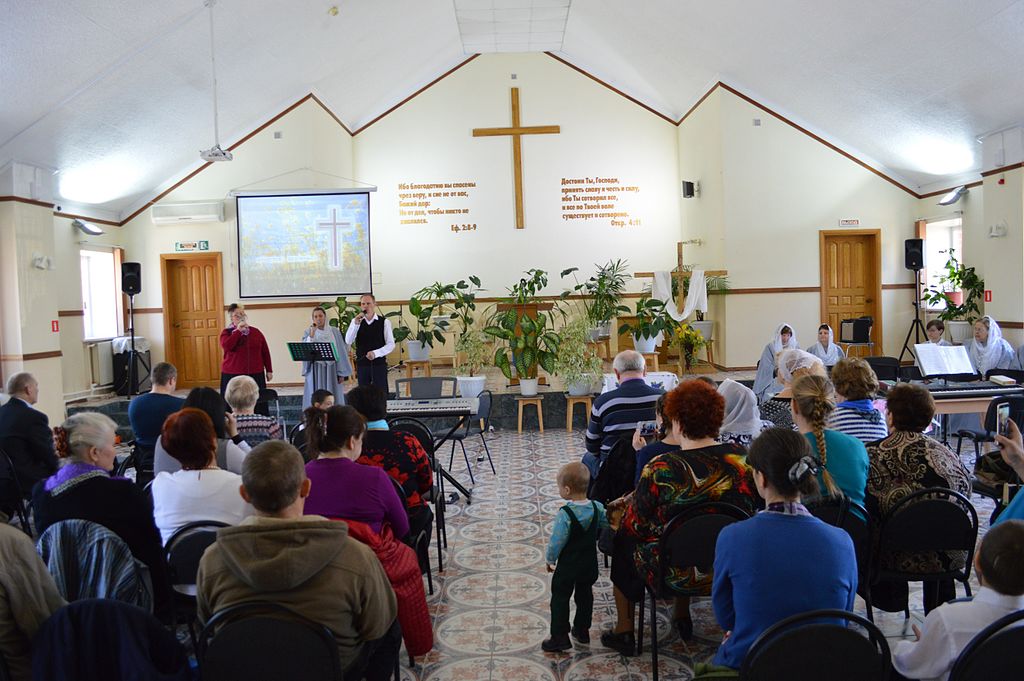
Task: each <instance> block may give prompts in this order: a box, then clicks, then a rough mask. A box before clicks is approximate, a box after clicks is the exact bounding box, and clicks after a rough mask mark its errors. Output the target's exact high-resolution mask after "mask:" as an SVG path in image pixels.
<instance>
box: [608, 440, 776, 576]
mask: <svg viewBox="0 0 1024 681" xmlns="http://www.w3.org/2000/svg"><path fill="white" fill-rule="evenodd" d="M708 501H722V502H725V503H728V504H733V505H734V506H737V507H739V508H740V509H742V510H744V511H746V512H747V513H753V512H754V509H755V507H756V506H757V503H758V496H757V490H756V488H755V486H754V478H753V473H752V471H751V469H750V467H749V466H747V450H746V449H744V448H743V447H741V446H739V445H735V444H731V443H727V444H718V445H712V446H710V447H702V448H701V449H689V450H686V451H682V450H678V449H677V450H675V451H672V452H668V453H666V454H662V455H661V456H657V457H655V458H653V459H651V461H650V463H648V464H647V466H646V467H645V468H644V472H643V474H642V475H641V476H640V482H639V483H638V484H637V486H636V493H635V494H634V496H633V502H632V503H631V504H629V506H627V507H626V513H625V516H624V517H623V521H622V522H623V528H624V530H625V532H626V533H627V534H629V535H631V536H633V537H635V538H636V539H637V546H636V551H635V552H634V558H635V560H636V568H637V572H639V573H640V576H641V577H643V579H644V581H646V582H647V583H648V584H650V585H653V584H654V581H655V579H656V578H657V570H658V540H659V539H660V538H661V532H662V530H663V529H664V528H665V525H667V524H668V522H669V521H670V520H671V519H672V518H674V517H675V516H677V515H679V514H680V513H682V512H683V511H685V510H686V509H687V507H689V506H694V505H696V504H701V503H704V502H708ZM711 578H712V575H711V573H707V574H704V573H701V572H699V571H697V570H696V569H690V570H686V571H680V570H673V571H671V573H670V574H669V575H668V576H667V577H666V581H667V582H668V584H670V585H671V586H672V587H673V588H674V589H675V590H676V591H678V592H679V594H680V595H690V596H707V595H709V594H710V593H711Z"/></svg>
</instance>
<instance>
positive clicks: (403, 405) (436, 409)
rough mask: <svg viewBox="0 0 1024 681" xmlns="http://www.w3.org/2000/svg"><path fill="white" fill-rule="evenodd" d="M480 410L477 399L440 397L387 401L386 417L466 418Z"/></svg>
mask: <svg viewBox="0 0 1024 681" xmlns="http://www.w3.org/2000/svg"><path fill="white" fill-rule="evenodd" d="M479 408H480V399H479V398H477V397H472V398H465V397H441V398H436V399H430V400H388V416H423V417H433V416H467V415H469V414H475V413H476V412H477V410H478V409H479Z"/></svg>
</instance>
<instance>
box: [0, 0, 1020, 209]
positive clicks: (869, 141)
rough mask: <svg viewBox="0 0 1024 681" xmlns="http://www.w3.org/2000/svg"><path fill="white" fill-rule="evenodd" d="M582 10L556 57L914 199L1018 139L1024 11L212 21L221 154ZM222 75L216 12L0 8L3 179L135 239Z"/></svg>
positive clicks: (552, 30)
mask: <svg viewBox="0 0 1024 681" xmlns="http://www.w3.org/2000/svg"><path fill="white" fill-rule="evenodd" d="M335 6H336V7H337V9H338V11H337V12H336V13H335V12H332V11H331V8H332V7H335ZM566 6H568V7H567V10H566V11H565V12H564V16H565V19H563V20H562V25H563V27H564V31H563V33H562V35H561V38H562V40H561V48H560V49H557V50H553V51H554V52H555V53H556V54H557V55H558V56H560V57H561V58H563V59H565V60H567V61H569V62H570V63H572V64H574V65H576V66H578V67H580V68H582V69H584V70H586V71H587V72H589V73H591V74H593V75H594V76H596V77H598V78H600V79H602V80H604V81H606V82H607V83H609V84H610V85H612V86H614V87H616V88H618V89H620V90H622V91H623V92H625V93H627V94H629V95H631V96H633V97H635V98H636V99H638V100H640V101H642V102H644V103H645V104H647V105H649V106H651V107H653V108H654V109H656V110H658V111H660V112H662V113H664V114H665V115H667V116H669V117H670V118H673V119H675V120H678V119H679V118H680V117H681V116H682V115H683V114H685V112H686V111H687V110H689V109H690V107H691V106H692V105H693V104H694V103H695V102H696V101H697V100H698V99H699V98H700V96H701V95H702V94H703V93H704V92H705V91H707V89H708V88H709V87H710V86H711V85H713V84H714V83H715V82H717V81H719V80H721V81H723V82H725V83H727V84H729V85H731V86H733V87H734V88H737V89H739V90H740V91H742V92H744V93H746V94H747V95H749V96H751V97H753V98H754V99H756V100H757V101H759V102H761V103H763V104H765V105H767V106H770V107H771V108H773V109H774V110H776V111H778V112H779V113H781V114H783V115H785V116H787V117H788V118H790V119H791V120H793V121H795V122H797V123H799V124H800V125H802V126H804V127H806V128H808V129H809V130H811V131H813V132H815V133H817V134H819V135H820V136H822V137H823V138H825V139H827V140H829V141H830V142H832V143H834V144H836V145H837V146H839V147H841V148H843V149H844V150H846V151H848V152H850V153H852V154H854V155H856V156H858V157H859V158H861V159H863V160H864V161H866V162H868V163H869V164H871V165H873V166H874V167H876V168H877V169H879V170H881V171H882V172H884V173H886V174H888V175H889V176H891V177H893V178H895V179H897V180H898V181H900V182H902V183H904V184H906V185H907V186H909V187H911V188H912V189H914V190H928V189H935V188H939V187H942V186H948V185H949V184H952V183H954V182H957V181H960V180H961V179H964V178H971V179H973V178H976V176H977V171H978V170H979V168H980V162H981V147H980V144H979V143H978V141H977V138H978V137H979V136H981V135H984V134H986V133H989V132H992V131H995V130H998V129H1001V128H1004V127H1007V126H1012V125H1019V124H1021V123H1022V122H1024V0H970V1H965V0H859V1H858V2H821V1H820V0H770V1H768V2H760V3H753V2H749V0H631V1H629V2H626V1H625V0H618V1H612V0H571V3H570V2H568V0H217V2H216V5H215V7H214V24H215V35H216V59H217V73H218V91H219V95H220V96H219V101H220V136H221V143H222V145H223V146H225V147H227V145H228V144H230V143H231V142H233V141H234V140H236V139H238V138H239V137H240V136H241V135H243V134H245V133H246V132H248V131H249V130H251V129H252V128H254V127H256V126H257V125H259V124H260V123H262V122H263V121H265V120H267V119H268V118H269V117H271V116H272V115H274V114H275V113H277V112H279V111H280V110H282V109H283V108H284V107H286V106H287V105H289V104H291V103H292V102H294V101H296V100H297V99H299V98H300V97H302V96H303V95H305V94H307V93H309V92H313V93H315V94H316V95H317V96H318V97H319V99H321V100H322V101H323V102H324V103H325V104H326V105H327V106H328V107H329V108H330V109H331V110H332V111H333V112H334V113H335V114H336V115H337V116H338V117H339V118H341V120H342V121H343V122H344V123H345V124H346V125H347V126H348V127H349V128H350V129H353V130H355V129H357V128H358V127H359V126H361V125H363V124H365V123H366V122H368V121H370V120H372V119H373V118H374V117H376V116H378V115H380V114H381V113H382V112H384V111H386V110H387V109H389V108H390V107H392V106H394V105H395V104H396V103H398V102H400V101H402V100H403V99H404V98H406V97H407V96H408V95H410V94H411V93H413V92H415V91H416V90H417V89H419V88H420V87H422V86H423V85H425V84H427V83H429V82H431V81H432V80H434V79H435V78H437V77H438V76H439V75H441V74H443V73H445V72H446V71H448V70H449V69H451V68H452V67H454V66H456V65H457V64H459V63H460V62H462V61H463V60H464V59H466V58H467V55H469V54H472V53H475V52H477V51H481V50H485V51H490V50H493V51H519V50H530V49H536V50H539V49H550V48H552V47H555V46H556V45H557V39H558V38H559V35H558V32H557V29H558V8H563V10H565V8H566ZM527 10H529V12H527ZM531 13H534V14H533V16H535V20H534V21H533V22H532V23H531V21H530V18H529V17H530V16H531ZM517 36H518V37H517ZM552 41H555V43H554V44H552ZM210 72H211V71H210V38H209V15H208V11H207V10H206V8H205V7H204V6H203V0H163V1H162V2H159V3H154V2H145V1H143V0H0V166H2V165H3V164H4V163H6V162H7V161H9V160H12V159H14V160H17V161H21V162H25V163H30V164H33V165H38V166H42V167H47V168H52V169H53V170H54V171H55V172H57V186H58V189H59V194H60V199H61V200H62V201H64V202H68V203H71V204H79V205H86V206H89V208H88V210H89V211H91V213H92V214H95V215H96V216H97V217H103V216H111V217H113V218H114V219H118V218H121V217H123V216H125V215H127V214H128V213H130V212H131V211H132V210H133V209H134V208H135V207H137V206H139V205H141V204H143V203H145V202H146V201H147V200H149V199H150V198H152V196H153V194H155V193H156V191H157V190H158V189H159V188H161V187H165V186H167V185H168V184H169V183H170V182H172V181H173V180H175V179H177V178H178V177H180V176H182V175H183V174H185V173H186V172H187V171H189V170H191V169H192V168H195V167H197V166H198V165H199V163H200V161H199V158H198V150H199V149H201V148H207V147H210V146H212V144H213V123H212V96H211V93H212V82H211V76H210Z"/></svg>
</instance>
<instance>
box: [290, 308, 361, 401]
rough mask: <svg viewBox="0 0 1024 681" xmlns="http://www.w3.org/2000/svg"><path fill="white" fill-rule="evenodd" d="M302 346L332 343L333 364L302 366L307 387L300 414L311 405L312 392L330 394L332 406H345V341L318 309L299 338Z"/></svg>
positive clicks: (347, 370) (349, 372) (348, 370)
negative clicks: (311, 321)
mask: <svg viewBox="0 0 1024 681" xmlns="http://www.w3.org/2000/svg"><path fill="white" fill-rule="evenodd" d="M302 342H303V343H310V342H315V343H333V344H334V351H335V354H336V356H337V358H338V359H337V361H336V362H303V363H302V375H303V376H304V377H305V379H306V387H305V389H304V390H303V392H302V410H303V411H305V410H306V409H308V408H309V407H310V405H311V404H312V403H313V392H314V391H315V390H318V389H320V390H330V391H331V392H332V393H334V403H335V404H345V379H346V378H348V377H349V376H351V375H352V364H351V362H349V359H348V346H347V345H346V344H345V337H344V336H343V335H342V333H341V332H340V331H338V329H337V328H335V327H333V326H329V325H328V324H327V313H326V312H325V311H324V309H323V308H321V307H314V308H313V323H312V324H310V325H309V326H308V327H307V328H306V332H305V333H304V334H303V335H302Z"/></svg>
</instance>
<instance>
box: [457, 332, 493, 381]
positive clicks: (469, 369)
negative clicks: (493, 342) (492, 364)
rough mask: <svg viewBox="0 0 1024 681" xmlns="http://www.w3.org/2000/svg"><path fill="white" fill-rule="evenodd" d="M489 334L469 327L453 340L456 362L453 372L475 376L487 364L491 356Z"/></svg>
mask: <svg viewBox="0 0 1024 681" xmlns="http://www.w3.org/2000/svg"><path fill="white" fill-rule="evenodd" d="M489 341H490V336H488V335H487V334H486V333H484V332H483V331H477V330H475V329H471V330H470V331H469V332H467V333H465V334H463V335H461V336H459V339H458V340H457V341H455V353H456V354H455V356H456V358H458V363H457V364H456V365H455V373H456V375H458V376H475V375H476V374H478V373H480V371H481V369H483V368H484V367H485V366H487V360H489V359H490V358H491V348H490V342H489Z"/></svg>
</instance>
